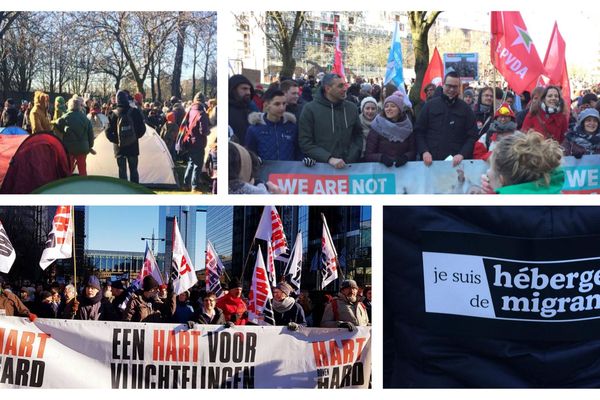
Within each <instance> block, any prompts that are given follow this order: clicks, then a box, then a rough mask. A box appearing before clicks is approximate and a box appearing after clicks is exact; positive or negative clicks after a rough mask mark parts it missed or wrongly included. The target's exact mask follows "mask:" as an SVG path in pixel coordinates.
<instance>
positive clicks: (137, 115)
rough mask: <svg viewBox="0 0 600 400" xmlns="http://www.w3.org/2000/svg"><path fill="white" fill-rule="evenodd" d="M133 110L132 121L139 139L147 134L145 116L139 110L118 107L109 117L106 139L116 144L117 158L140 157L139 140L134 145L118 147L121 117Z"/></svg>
mask: <svg viewBox="0 0 600 400" xmlns="http://www.w3.org/2000/svg"><path fill="white" fill-rule="evenodd" d="M130 109H131V110H132V111H133V112H132V113H131V119H132V121H133V129H134V131H135V134H136V136H137V138H138V139H139V138H141V137H142V136H144V134H145V133H146V124H145V123H144V116H143V115H142V112H141V111H140V110H139V109H137V108H131V107H129V106H127V107H123V106H118V107H117V109H116V110H115V111H114V112H112V113H110V114H109V115H108V127H107V128H106V138H107V139H108V140H109V141H110V142H112V143H114V146H113V147H114V152H115V157H116V156H139V155H140V146H139V140H136V141H135V142H134V143H132V144H130V145H129V146H124V147H121V146H119V145H118V143H119V138H118V135H117V121H118V120H119V116H121V115H123V114H125V113H126V112H127V111H129V110H130Z"/></svg>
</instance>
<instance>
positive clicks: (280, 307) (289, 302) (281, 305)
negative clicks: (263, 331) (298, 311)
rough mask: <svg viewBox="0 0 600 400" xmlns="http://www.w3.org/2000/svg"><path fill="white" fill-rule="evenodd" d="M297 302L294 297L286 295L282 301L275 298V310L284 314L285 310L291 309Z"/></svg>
mask: <svg viewBox="0 0 600 400" xmlns="http://www.w3.org/2000/svg"><path fill="white" fill-rule="evenodd" d="M295 302H296V301H295V300H294V298H293V297H286V298H285V299H283V300H282V301H277V300H275V299H273V310H275V311H277V312H278V313H281V314H283V313H284V312H287V311H289V310H291V309H292V307H293V306H294V303H295Z"/></svg>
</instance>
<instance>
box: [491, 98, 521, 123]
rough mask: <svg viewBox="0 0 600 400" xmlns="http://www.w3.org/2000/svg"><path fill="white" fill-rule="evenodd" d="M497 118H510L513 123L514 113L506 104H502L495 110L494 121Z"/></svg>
mask: <svg viewBox="0 0 600 400" xmlns="http://www.w3.org/2000/svg"><path fill="white" fill-rule="evenodd" d="M498 117H510V118H511V119H512V120H513V121H515V120H516V118H515V113H514V111H513V110H512V109H511V108H510V106H509V105H508V103H507V102H504V103H502V104H501V105H500V108H498V109H497V110H496V113H495V114H494V119H496V118H498Z"/></svg>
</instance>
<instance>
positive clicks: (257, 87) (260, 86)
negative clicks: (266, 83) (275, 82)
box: [254, 83, 265, 91]
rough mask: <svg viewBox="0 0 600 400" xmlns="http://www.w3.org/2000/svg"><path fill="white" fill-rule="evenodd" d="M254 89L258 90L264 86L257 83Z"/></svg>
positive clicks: (261, 89)
mask: <svg viewBox="0 0 600 400" xmlns="http://www.w3.org/2000/svg"><path fill="white" fill-rule="evenodd" d="M254 89H255V90H260V91H263V90H265V88H264V87H263V85H261V84H260V83H259V84H258V85H256V87H255V88H254Z"/></svg>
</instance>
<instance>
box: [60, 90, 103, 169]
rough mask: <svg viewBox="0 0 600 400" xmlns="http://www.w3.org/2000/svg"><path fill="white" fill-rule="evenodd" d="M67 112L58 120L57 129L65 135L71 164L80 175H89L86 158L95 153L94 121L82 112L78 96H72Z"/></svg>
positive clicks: (64, 140) (64, 141)
mask: <svg viewBox="0 0 600 400" xmlns="http://www.w3.org/2000/svg"><path fill="white" fill-rule="evenodd" d="M67 109H68V111H67V113H66V114H63V116H62V117H60V118H59V119H58V121H56V129H57V130H58V131H59V132H60V133H62V135H63V139H62V140H63V143H64V145H65V148H66V149H67V152H68V153H69V158H70V159H71V165H72V166H73V168H75V165H77V171H78V172H79V175H81V176H86V175H87V166H86V158H87V155H88V153H92V154H95V152H94V151H93V149H92V147H94V130H93V128H92V123H91V122H90V120H89V119H87V117H86V115H85V114H84V113H82V112H81V109H82V103H81V101H80V100H79V99H77V98H71V99H70V100H69V101H68V102H67Z"/></svg>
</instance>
